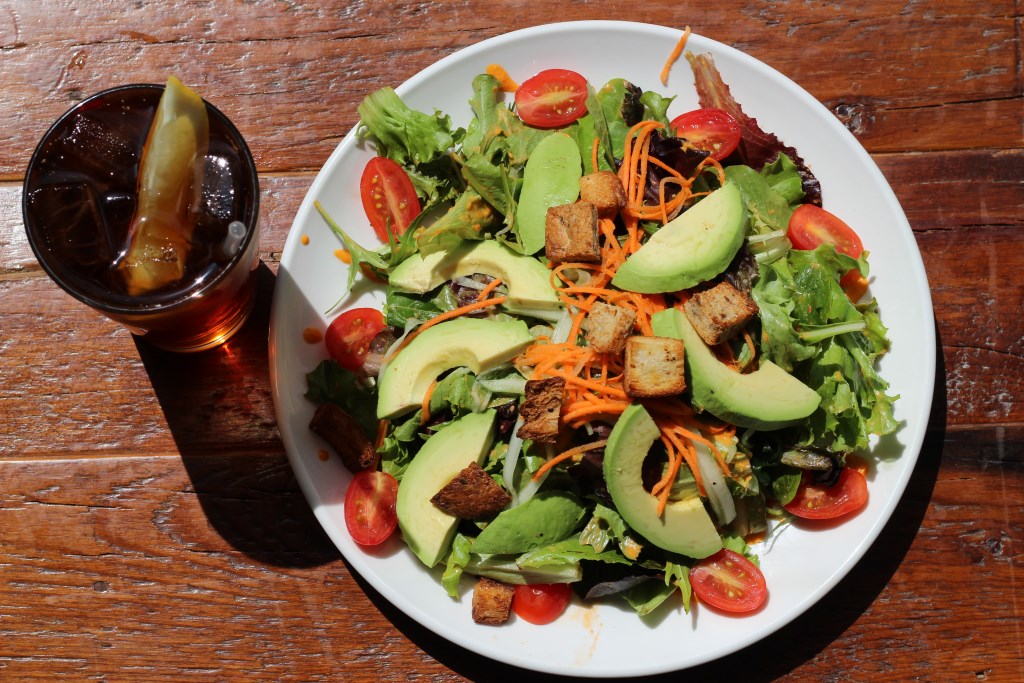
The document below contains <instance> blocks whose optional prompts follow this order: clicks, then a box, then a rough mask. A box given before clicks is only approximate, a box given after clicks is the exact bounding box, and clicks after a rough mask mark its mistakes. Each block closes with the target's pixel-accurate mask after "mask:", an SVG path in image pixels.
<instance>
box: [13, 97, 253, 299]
mask: <svg viewBox="0 0 1024 683" xmlns="http://www.w3.org/2000/svg"><path fill="white" fill-rule="evenodd" d="M165 88H166V85H164V84H159V83H128V84H124V85H116V86H113V87H110V88H105V89H103V90H100V91H98V92H96V93H93V94H92V95H89V96H88V97H86V98H84V99H83V100H81V101H80V102H77V103H75V104H74V105H72V106H71V107H70V108H68V109H67V110H66V111H65V112H64V113H63V114H61V115H60V116H59V117H57V119H56V120H55V121H54V122H53V123H52V124H50V126H49V127H48V128H47V129H46V132H45V133H44V134H43V135H42V137H41V138H40V139H39V142H38V143H37V144H36V146H35V149H34V150H33V151H32V156H31V157H30V158H29V162H28V166H27V168H26V170H25V181H24V183H23V184H22V189H21V217H22V224H23V225H24V228H25V234H26V236H27V238H28V243H29V246H30V247H31V248H32V252H33V254H34V255H35V257H36V261H37V262H38V263H39V265H40V266H41V267H42V269H43V270H44V271H45V272H46V274H47V275H48V276H49V277H50V279H51V280H53V281H54V282H55V283H57V285H58V286H59V287H60V288H61V289H63V290H64V291H65V292H67V293H68V294H70V295H71V296H73V297H74V298H76V299H78V300H79V301H81V302H82V303H84V304H86V305H88V306H90V307H91V308H94V309H96V310H98V311H102V312H104V313H113V314H118V315H138V314H150V313H157V312H161V313H162V312H165V311H168V310H172V309H174V308H177V307H179V306H183V305H185V304H187V303H188V302H189V301H190V300H191V299H193V298H194V297H197V296H201V295H203V294H204V293H206V292H207V291H209V290H211V289H213V288H214V287H216V286H217V285H218V284H219V283H220V282H221V281H222V280H223V279H224V278H226V277H227V276H228V274H229V273H230V272H231V271H233V270H234V269H235V268H236V267H237V265H238V263H239V262H240V261H241V260H242V258H243V257H245V255H246V253H247V252H248V250H249V246H250V244H251V243H252V240H253V239H254V238H255V236H256V234H257V233H258V232H259V230H258V222H259V208H260V186H259V176H258V173H257V170H256V160H255V159H254V158H253V156H252V151H251V150H250V149H249V145H248V143H246V141H245V138H244V137H243V136H242V133H241V131H239V130H238V127H237V126H235V124H234V123H232V121H231V119H230V118H228V116H227V115H226V114H224V112H222V111H221V110H220V109H218V108H217V107H216V106H214V105H213V104H211V103H210V102H209V101H208V100H206V98H202V100H203V104H205V105H206V111H207V113H208V114H209V115H212V116H214V117H215V118H217V120H218V121H220V122H221V123H222V124H223V125H224V127H225V129H226V130H227V132H228V135H229V136H230V138H232V140H233V142H234V143H236V144H237V145H238V148H239V150H240V151H241V152H242V154H241V156H242V160H243V163H244V164H245V168H246V171H247V172H248V176H249V178H250V183H249V184H250V185H251V189H252V193H251V196H252V207H251V213H252V219H251V225H250V224H249V223H248V222H247V223H246V231H245V237H243V238H242V241H241V243H240V244H239V246H238V251H237V252H235V255H234V256H232V258H231V260H230V261H228V262H227V263H226V264H225V265H224V267H222V268H219V269H218V271H217V273H216V275H215V276H214V277H212V278H210V279H209V280H207V281H206V282H204V283H203V284H202V285H199V286H198V287H189V288H187V289H185V290H183V291H182V292H180V293H179V294H178V295H177V296H175V297H174V298H173V299H170V300H168V301H161V302H158V303H152V302H150V303H140V304H139V305H137V306H132V305H124V304H116V303H111V302H109V301H104V300H102V299H99V298H97V297H95V296H91V295H90V294H88V293H86V292H83V291H82V290H81V289H79V288H77V287H74V286H72V285H71V284H70V283H68V282H66V281H65V280H64V278H62V277H61V276H60V274H59V273H58V272H57V271H56V269H55V268H54V265H53V264H52V263H50V259H51V258H53V256H52V253H51V251H50V250H49V249H46V248H44V247H43V246H42V245H41V244H37V242H38V241H40V240H41V239H42V230H41V229H40V227H39V226H35V227H33V225H32V224H31V223H30V220H29V210H28V204H29V192H30V190H31V189H32V188H31V187H30V181H31V179H32V171H33V170H34V169H35V167H36V165H37V163H38V161H39V156H40V153H41V152H42V151H43V148H44V147H45V145H46V144H47V143H48V142H49V141H50V140H51V138H52V136H53V135H54V133H55V132H56V131H57V130H58V129H60V128H61V127H62V126H63V125H64V124H65V123H66V122H67V121H68V120H69V119H70V118H71V117H73V116H75V115H76V114H77V113H78V112H79V111H80V110H81V109H82V108H83V107H85V106H86V105H88V104H90V103H91V102H93V101H94V100H98V99H100V98H103V97H108V96H110V95H112V94H114V93H117V92H120V91H129V90H132V91H134V90H154V91H163V90H164V89H165Z"/></svg>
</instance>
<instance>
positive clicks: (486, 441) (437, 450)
mask: <svg viewBox="0 0 1024 683" xmlns="http://www.w3.org/2000/svg"><path fill="white" fill-rule="evenodd" d="M496 414H497V413H495V411H493V410H488V411H487V412H484V413H470V414H469V415H466V416H464V417H462V418H460V419H458V420H456V421H455V422H452V423H451V424H449V425H448V426H446V427H443V428H442V429H441V430H440V431H439V432H437V433H436V434H434V436H432V437H430V438H429V439H427V441H426V442H425V443H424V444H423V447H422V448H421V449H420V452H419V453H417V454H416V457H414V458H413V459H412V462H411V463H409V467H408V468H406V470H405V474H404V475H402V481H401V483H400V484H399V485H398V501H397V502H396V504H395V511H396V512H397V513H398V527H399V528H400V529H401V530H402V537H403V538H404V539H405V542H406V544H407V545H408V546H409V548H410V549H412V551H413V553H414V554H415V555H416V557H418V558H420V561H421V562H423V564H425V565H427V566H428V567H433V566H434V565H435V564H437V563H438V562H440V561H441V558H442V557H444V555H445V553H447V552H448V546H449V545H451V542H452V538H453V537H454V536H455V527H456V525H457V524H458V522H459V518H458V517H455V516H453V515H450V514H448V513H447V512H443V511H442V510H441V509H440V508H438V507H437V506H436V505H434V504H433V503H431V502H430V499H431V498H432V497H433V496H434V494H436V493H437V492H438V491H440V490H441V489H442V488H444V487H445V485H447V484H448V482H450V481H451V480H452V479H453V478H454V477H455V475H457V474H458V473H459V472H461V471H462V470H463V469H465V468H466V467H468V466H469V465H470V463H473V462H475V463H477V464H478V465H479V464H482V463H483V461H484V458H486V457H487V454H488V453H489V452H490V450H491V443H492V442H493V440H494V419H495V415H496Z"/></svg>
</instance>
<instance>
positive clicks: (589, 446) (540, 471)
mask: <svg viewBox="0 0 1024 683" xmlns="http://www.w3.org/2000/svg"><path fill="white" fill-rule="evenodd" d="M607 443H608V439H603V440H601V441H592V442H590V443H585V444H583V445H582V446H576V447H575V448H570V449H569V450H567V451H564V452H562V453H559V454H558V455H556V456H555V457H553V458H551V459H550V460H548V461H547V462H545V463H544V464H543V465H541V466H540V467H538V468H537V471H536V472H534V473H533V480H534V481H537V480H538V479H540V478H541V477H542V476H544V473H545V472H547V471H548V470H550V469H551V468H553V467H554V466H555V465H557V464H558V463H560V462H565V461H566V460H568V459H569V458H572V457H574V456H577V455H579V454H581V453H586V452H587V451H593V450H597V449H598V448H604V446H605V444H607Z"/></svg>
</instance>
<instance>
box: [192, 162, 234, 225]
mask: <svg viewBox="0 0 1024 683" xmlns="http://www.w3.org/2000/svg"><path fill="white" fill-rule="evenodd" d="M235 200H236V197H235V178H234V174H233V173H232V169H231V162H230V161H229V160H228V159H226V158H224V157H222V156H218V155H215V154H208V155H207V156H206V177H205V179H204V181H203V194H202V202H201V204H200V207H201V211H203V212H204V213H208V214H209V215H211V216H214V217H216V219H217V220H218V221H219V222H222V223H228V222H230V221H231V220H233V219H234V218H235V217H236V213H235Z"/></svg>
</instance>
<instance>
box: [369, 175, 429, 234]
mask: <svg viewBox="0 0 1024 683" xmlns="http://www.w3.org/2000/svg"><path fill="white" fill-rule="evenodd" d="M359 195H360V198H361V199H362V200H363V210H364V211H365V212H366V217H367V218H369V219H370V225H371V226H373V231H374V232H375V233H377V237H379V238H380V240H381V242H387V241H388V230H390V231H391V233H392V234H393V235H394V236H395V237H398V236H399V235H401V234H402V233H403V232H405V229H406V228H408V227H409V223H411V222H412V219H414V218H416V216H418V215H419V214H420V198H419V197H417V196H416V189H415V188H414V187H413V186H412V181H411V180H409V174H408V173H406V172H405V169H404V168H402V167H401V166H399V165H398V164H397V163H395V162H394V161H392V160H391V159H388V158H387V157H374V158H373V159H370V161H369V163H367V164H366V168H364V169H363V176H362V178H360V180H359Z"/></svg>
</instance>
